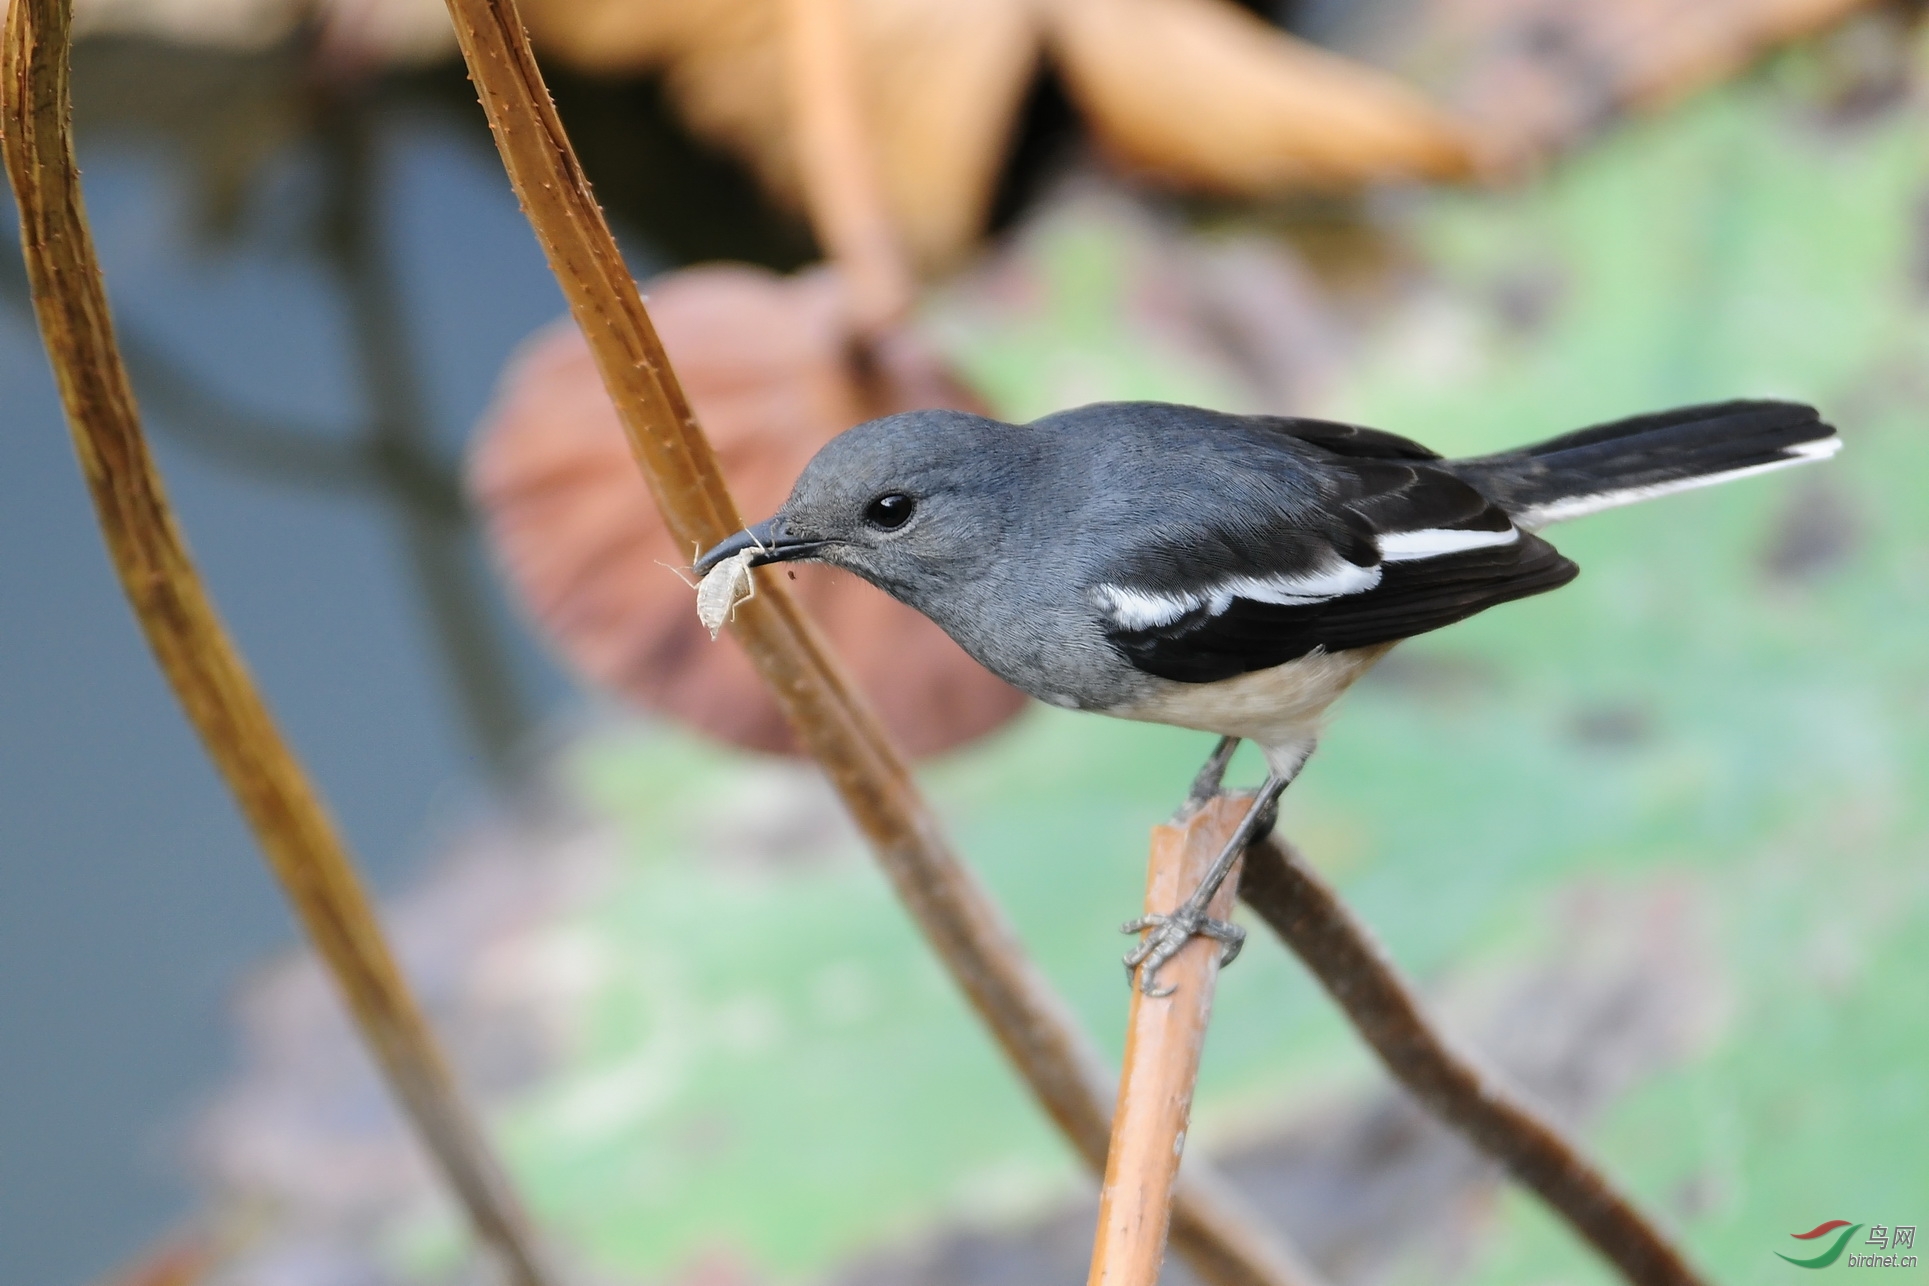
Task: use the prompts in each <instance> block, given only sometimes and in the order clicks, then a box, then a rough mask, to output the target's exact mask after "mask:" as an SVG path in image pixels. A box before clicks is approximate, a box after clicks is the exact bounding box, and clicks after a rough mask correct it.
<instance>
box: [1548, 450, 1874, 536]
mask: <svg viewBox="0 0 1929 1286" xmlns="http://www.w3.org/2000/svg"><path fill="white" fill-rule="evenodd" d="M1841 449H1842V439H1841V438H1839V437H1836V436H1833V435H1831V436H1829V437H1826V438H1818V439H1816V440H1815V441H1813V442H1798V443H1796V444H1795V445H1794V446H1791V447H1785V448H1784V449H1783V455H1782V458H1781V459H1779V460H1770V461H1768V462H1767V463H1766V464H1751V465H1746V466H1744V467H1742V468H1740V469H1728V470H1724V471H1722V472H1720V473H1704V474H1700V475H1698V476H1696V477H1693V478H1675V479H1673V480H1671V481H1668V482H1656V483H1650V484H1649V485H1647V486H1645V487H1621V488H1619V489H1616V490H1613V491H1596V492H1594V493H1592V494H1590V495H1581V496H1563V497H1562V498H1561V499H1559V500H1550V501H1548V502H1547V503H1546V504H1544V505H1535V506H1534V507H1533V508H1531V509H1525V510H1522V511H1521V512H1520V513H1517V514H1515V515H1514V522H1515V523H1516V524H1518V525H1519V526H1521V527H1523V528H1525V529H1526V530H1528V531H1539V530H1540V529H1541V528H1542V527H1546V526H1549V525H1551V524H1553V523H1557V522H1566V521H1568V520H1569V519H1570V518H1584V517H1586V516H1587V515H1588V514H1593V513H1600V512H1601V511H1602V510H1603V509H1618V508H1619V507H1620V506H1622V505H1631V504H1633V503H1635V502H1636V501H1637V500H1652V499H1654V498H1655V497H1656V496H1667V495H1673V494H1674V493H1675V492H1677V491H1693V490H1694V489H1695V488H1697V487H1712V486H1714V485H1715V484H1716V483H1719V482H1731V481H1733V480H1734V479H1736V478H1746V477H1750V476H1751V475H1753V474H1757V473H1772V472H1774V471H1775V470H1777V469H1788V468H1792V467H1794V466H1795V465H1798V464H1812V463H1814V462H1815V461H1817V460H1826V459H1828V458H1829V457H1830V456H1832V455H1834V454H1835V453H1836V452H1837V451H1840V450H1841Z"/></svg>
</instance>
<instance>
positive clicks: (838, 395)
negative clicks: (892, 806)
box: [470, 267, 1024, 754]
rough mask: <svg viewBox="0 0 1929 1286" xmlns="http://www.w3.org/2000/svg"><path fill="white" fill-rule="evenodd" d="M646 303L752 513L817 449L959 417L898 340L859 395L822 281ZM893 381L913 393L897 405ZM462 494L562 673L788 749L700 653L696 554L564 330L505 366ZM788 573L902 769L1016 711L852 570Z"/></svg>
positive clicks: (727, 653)
mask: <svg viewBox="0 0 1929 1286" xmlns="http://www.w3.org/2000/svg"><path fill="white" fill-rule="evenodd" d="M649 296H650V312H651V316H652V317H653V318H654V319H655V320H656V325H657V329H658V332H659V333H660V334H661V336H662V338H663V343H664V346H665V348H666V349H667V350H668V352H669V355H670V359H671V360H672V361H673V362H674V363H675V365H676V369H677V371H678V373H679V374H680V375H681V376H682V379H683V385H684V388H685V389H686V390H687V391H688V393H689V396H690V400H691V403H692V405H693V406H694V408H695V410H696V413H697V415H698V416H699V417H700V418H701V419H702V421H703V423H704V425H705V426H706V427H707V428H708V430H709V433H710V436H711V439H712V440H713V441H714V442H715V444H716V447H717V453H718V457H719V460H720V463H721V465H722V469H723V472H724V475H725V477H726V478H727V479H728V481H729V483H730V486H731V489H732V491H733V492H734V493H735V494H736V496H737V497H738V499H739V500H740V501H741V503H742V504H743V505H744V507H745V512H748V513H755V514H764V513H769V512H770V511H772V510H773V509H775V508H776V507H777V506H778V505H779V504H781V503H782V502H783V499H784V496H785V495H786V494H787V493H788V491H789V488H790V484H791V482H792V481H793V480H794V479H795V478H796V476H797V474H798V473H799V472H800V471H801V470H802V469H803V467H804V464H805V463H806V462H807V461H808V460H809V459H810V457H811V456H812V455H813V454H815V452H816V451H817V448H818V447H820V446H822V445H823V444H824V443H825V442H826V441H828V440H829V439H830V438H831V437H833V436H834V435H836V434H837V433H839V432H841V431H842V430H844V429H846V428H848V427H850V426H851V425H853V424H856V423H858V422H860V421H862V420H865V419H868V418H870V417H871V416H872V415H874V414H877V413H880V412H881V411H882V410H885V409H902V406H903V405H906V404H922V405H930V404H934V403H949V404H954V405H955V404H958V403H960V402H961V401H963V400H964V399H963V396H962V392H961V390H959V389H957V387H956V386H955V385H947V384H946V383H945V381H944V379H943V372H942V369H941V368H938V367H936V366H934V365H932V364H930V363H929V362H928V360H927V359H926V358H925V356H924V355H923V354H922V353H920V352H919V351H918V350H917V349H916V348H915V345H913V344H911V343H910V341H908V340H907V341H905V345H904V347H905V350H906V351H908V352H909V353H910V356H909V357H908V358H902V359H892V358H890V357H888V356H887V357H886V358H885V359H884V360H883V361H882V362H881V363H880V364H879V366H880V369H878V370H874V371H871V372H869V373H868V378H867V372H866V371H865V369H864V366H863V365H862V364H859V363H854V362H853V360H852V351H853V345H854V336H853V334H852V330H851V326H850V321H849V316H848V311H849V310H848V309H847V307H846V305H845V299H844V292H843V290H842V289H841V287H840V286H839V283H838V280H837V278H836V277H835V276H834V275H833V274H832V273H829V272H814V273H809V274H806V275H804V276H801V277H796V278H783V277H778V276H776V275H774V274H772V273H768V272H764V271H762V270H761V269H754V268H744V267H708V268H698V269H691V270H688V271H685V272H681V273H676V274H672V275H671V276H668V277H664V278H659V279H658V280H656V281H654V282H652V283H650V286H649ZM899 368H904V369H908V370H909V371H910V372H911V373H912V374H911V376H910V377H909V378H910V379H918V378H921V379H922V380H923V382H922V383H921V384H919V385H918V386H917V387H915V388H913V389H910V390H907V389H906V387H905V385H906V383H907V379H905V378H900V377H899V376H897V375H896V374H894V371H896V370H897V369H899ZM470 477H471V487H472V490H473V491H474V493H475V495H476V498H477V500H478V502H479V503H480V505H481V506H482V509H483V512H484V514H485V516H486V518H487V521H488V526H489V531H490V535H491V537H492V539H493V541H494V544H495V548H496V552H497V555H498V557H499V559H500V561H501V562H502V564H503V566H504V568H505V569H506V571H507V573H508V576H509V579H510V581H511V583H512V584H513V585H514V586H515V588H516V589H517V591H518V592H519V594H520V597H521V598H522V601H523V603H524V605H525V606H526V608H527V609H528V611H529V612H530V613H531V614H532V615H533V616H534V617H535V619H536V621H537V622H538V624H539V625H540V626H541V628H542V630H543V632H544V634H545V635H546V636H547V637H548V638H549V639H550V641H551V642H552V643H553V645H554V646H555V647H556V649H557V650H558V651H559V652H560V653H561V654H562V656H563V657H564V658H565V659H566V660H567V661H568V662H569V663H570V665H571V666H572V667H573V668H575V669H576V670H577V671H579V672H580V673H582V674H583V675H584V676H586V677H587V678H588V679H590V680H591V681H592V682H594V683H596V684H598V685H601V686H603V687H606V688H609V689H612V690H614V691H616V692H619V693H621V694H622V695H623V696H625V697H627V698H629V699H630V700H632V701H634V702H636V703H637V704H639V705H641V706H642V707H644V708H646V709H649V710H653V711H657V712H659V713H662V714H666V715H669V716H671V717H672V718H675V719H677V720H679V721H681V722H684V723H687V724H690V725H692V726H694V727H696V728H699V729H701V730H703V731H705V732H708V733H710V734H712V735H714V736H717V737H721V738H723V739H725V740H728V741H732V742H735V743H737V744H739V745H743V746H748V747H752V748H754V749H760V750H777V751H785V752H790V751H793V750H794V745H793V742H792V740H791V734H790V730H789V728H788V726H787V725H786V723H785V722H784V719H783V717H782V716H781V715H780V713H779V712H778V709H777V707H776V705H775V704H774V702H773V701H772V700H771V698H770V697H769V695H768V692H767V690H766V689H765V687H764V685H763V683H762V682H761V681H760V680H759V679H758V678H757V676H756V674H755V673H754V671H753V670H752V669H751V666H750V664H749V662H748V660H747V659H746V658H745V656H744V655H743V652H742V650H741V649H740V648H739V647H738V646H737V645H736V643H735V642H734V641H731V640H722V641H719V642H717V643H715V644H712V643H711V641H710V639H709V638H708V637H706V634H705V630H704V627H703V625H702V624H701V623H700V622H699V621H698V619H697V614H696V611H695V602H694V599H693V595H692V591H691V589H690V587H689V585H688V583H686V582H685V581H684V580H682V579H681V578H680V577H679V576H678V575H677V574H676V572H675V571H674V570H673V569H675V568H679V567H687V566H688V565H689V563H690V562H691V560H692V555H693V553H694V552H695V551H692V550H689V549H678V548H676V547H675V546H674V545H673V544H672V542H671V539H670V535H669V532H668V530H667V529H666V528H665V526H664V525H663V522H662V519H661V517H660V516H659V514H658V512H657V509H656V506H655V504H654V503H653V502H652V501H651V499H650V496H649V493H648V491H647V489H646V488H645V486H644V483H643V480H642V477H641V475H640V474H639V473H638V472H637V469H636V465H635V462H634V461H633V460H632V459H631V457H630V452H629V447H628V445H627V443H626V442H625V440H624V436H623V432H622V428H621V426H620V425H619V423H618V421H617V417H616V413H615V410H614V408H613V407H612V406H611V405H610V402H609V398H608V395H607V394H606V393H605V392H604V390H603V384H602V381H601V380H600V379H599V378H598V376H597V372H596V368H595V365H594V363H593V362H592V360H591V357H590V353H589V349H588V347H587V345H586V344H584V342H583V340H582V337H581V336H580V334H579V333H578V332H577V331H576V329H575V328H574V327H573V326H570V325H567V324H563V325H558V326H556V327H554V328H552V329H550V330H549V331H546V332H544V333H543V334H541V335H539V336H538V337H536V338H535V339H533V340H532V341H531V342H530V343H529V344H528V345H527V346H526V347H525V348H524V350H523V352H522V353H520V354H519V355H518V356H517V357H516V359H515V360H514V362H513V363H512V364H511V367H510V369H509V371H508V373H507V374H506V375H505V377H504V380H503V385H502V390H501V393H500V394H499V397H498V400H497V404H496V406H495V408H494V409H493V410H492V412H491V414H490V417H489V422H488V424H487V425H485V427H484V428H483V430H482V432H481V434H480V436H479V439H478V443H477V446H476V450H475V454H474V456H473V458H472V461H471V474H470ZM795 571H796V576H797V583H796V585H795V586H794V589H795V590H796V592H797V594H798V597H799V598H800V599H801V601H802V602H803V604H804V606H805V609H806V610H807V611H809V612H810V614H811V615H812V616H813V617H814V618H815V619H816V621H817V623H818V624H819V626H820V627H821V628H822V629H823V630H824V632H825V633H826V634H827V635H829V636H830V638H831V641H832V642H833V643H834V644H835V645H836V647H837V649H838V651H839V652H840V653H841V654H842V656H843V658H844V660H845V662H846V664H847V665H848V666H849V668H850V670H851V672H852V673H853V674H854V675H855V677H856V679H857V681H858V683H859V686H861V687H862V688H863V689H864V691H865V693H866V695H868V696H869V697H870V698H871V700H872V702H873V703H874V704H875V705H876V707H877V709H878V711H879V713H880V715H881V716H882V717H883V719H884V721H885V723H886V724H887V726H889V728H890V729H891V731H892V733H893V734H894V735H895V736H896V737H897V738H898V739H899V740H900V742H901V743H902V744H903V745H904V746H905V747H906V748H907V749H909V750H910V751H911V752H912V753H914V754H933V753H936V752H937V751H940V750H944V749H947V748H949V747H951V746H954V745H957V744H959V743H961V742H964V741H968V740H970V739H972V738H973V737H977V736H981V735H983V734H984V733H987V732H989V731H991V730H992V729H994V728H996V727H998V726H999V725H1001V724H1003V723H1004V722H1005V721H1006V720H1008V719H1010V718H1011V717H1012V716H1013V715H1015V714H1016V713H1017V712H1018V710H1019V709H1020V708H1021V707H1022V706H1023V702H1024V699H1023V697H1021V696H1020V695H1019V694H1018V693H1017V692H1016V691H1014V690H1013V689H1011V688H1010V687H1007V686H1006V685H1005V684H1004V683H1002V682H1000V681H999V680H998V679H996V678H994V677H993V676H992V675H991V674H989V673H988V672H987V671H985V670H984V669H983V668H981V667H980V666H979V665H978V664H977V663H976V662H975V661H972V660H971V659H970V658H969V657H967V656H965V654H964V653H963V652H961V651H959V650H958V647H957V645H956V644H954V643H953V642H951V640H950V639H949V638H948V637H946V636H945V634H944V633H943V632H942V631H940V630H939V629H938V627H937V626H935V625H933V624H931V622H930V621H928V620H926V619H925V618H924V617H923V616H920V615H919V614H918V613H916V612H914V611H912V610H911V609H910V608H907V607H905V606H903V605H902V604H900V603H897V602H896V601H894V600H892V599H890V598H888V597H886V596H885V595H884V594H882V593H880V592H879V591H877V590H875V589H873V588H871V587H870V586H869V585H867V584H865V583H864V582H863V581H860V580H858V579H857V578H856V577H853V576H850V575H848V574H847V573H844V572H839V571H835V570H833V569H831V568H827V567H818V566H809V565H803V566H799V567H797V568H796V569H795ZM762 574H763V575H766V576H768V575H776V574H781V570H780V569H773V570H772V571H768V572H764V573H762Z"/></svg>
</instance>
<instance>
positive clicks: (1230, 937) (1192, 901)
mask: <svg viewBox="0 0 1929 1286" xmlns="http://www.w3.org/2000/svg"><path fill="white" fill-rule="evenodd" d="M1238 744H1239V743H1238V741H1237V740H1236V739H1235V738H1232V737H1227V738H1225V739H1224V740H1223V741H1221V742H1220V743H1219V746H1218V748H1216V749H1215V750H1214V751H1213V752H1212V758H1211V759H1208V760H1207V761H1206V766H1205V769H1204V770H1203V771H1201V772H1200V774H1199V778H1198V780H1197V781H1195V782H1194V783H1193V787H1192V789H1193V797H1192V798H1199V792H1200V789H1201V787H1202V786H1203V787H1208V789H1207V793H1206V795H1205V796H1204V797H1205V798H1210V796H1211V792H1212V791H1214V790H1217V788H1218V783H1217V777H1218V775H1219V774H1223V773H1224V772H1225V761H1226V760H1229V759H1231V758H1232V752H1233V749H1234V748H1235V747H1237V746H1238ZM1311 753H1312V750H1311V747H1310V746H1308V747H1307V750H1306V753H1305V754H1302V755H1300V756H1299V760H1298V762H1297V763H1294V764H1292V765H1291V767H1290V768H1282V766H1281V765H1279V764H1274V765H1273V769H1272V771H1271V772H1270V773H1268V774H1267V777H1266V782H1265V784H1264V785H1262V786H1261V787H1260V788H1259V793H1258V794H1256V795H1254V796H1253V802H1252V807H1251V808H1249V809H1247V810H1246V815H1245V816H1244V817H1242V818H1240V819H1239V825H1238V827H1237V828H1236V829H1235V830H1234V831H1233V833H1232V838H1230V839H1228V840H1227V841H1226V846H1225V848H1223V849H1221V850H1220V852H1219V856H1218V857H1216V858H1214V859H1213V862H1212V867H1211V869H1210V870H1208V871H1207V872H1206V878H1205V879H1203V880H1201V881H1200V882H1199V887H1198V888H1197V889H1194V890H1193V893H1192V896H1191V897H1189V898H1187V899H1186V900H1185V901H1184V902H1183V903H1181V904H1180V905H1179V907H1178V909H1177V910H1175V911H1173V912H1171V913H1170V914H1167V915H1142V916H1140V917H1139V918H1138V919H1136V920H1130V921H1127V922H1126V923H1125V924H1123V925H1121V926H1120V932H1123V933H1143V932H1145V930H1147V929H1151V930H1152V932H1151V933H1150V934H1147V935H1146V937H1145V938H1144V939H1143V940H1141V941H1140V943H1139V945H1138V946H1136V947H1134V948H1132V950H1131V951H1129V952H1128V953H1126V956H1125V976H1126V978H1127V979H1130V978H1131V977H1132V975H1133V973H1134V971H1137V973H1138V981H1139V989H1140V990H1141V991H1143V992H1144V993H1145V994H1146V995H1148V996H1167V995H1171V994H1172V989H1171V988H1169V987H1167V988H1163V989H1161V988H1160V987H1159V986H1158V974H1159V966H1161V965H1163V964H1164V963H1165V962H1166V961H1168V960H1170V959H1171V958H1172V957H1173V956H1175V955H1177V954H1178V953H1179V948H1181V947H1183V946H1184V945H1185V944H1186V943H1187V942H1188V941H1190V940H1191V939H1192V938H1194V937H1205V938H1211V939H1213V940H1214V941H1217V942H1222V943H1224V944H1225V951H1224V952H1223V953H1222V954H1221V955H1220V957H1219V963H1220V965H1221V966H1222V967H1223V966H1225V965H1229V964H1231V963H1232V962H1233V960H1234V958H1235V957H1237V956H1238V955H1239V948H1240V947H1241V946H1243V945H1244V944H1245V941H1246V931H1245V930H1244V929H1242V928H1240V927H1239V926H1238V925H1236V924H1228V923H1226V922H1225V921H1223V920H1212V919H1208V918H1207V916H1206V907H1207V906H1209V905H1210V904H1211V902H1212V898H1213V895H1214V894H1215V893H1217V892H1218V891H1219V886H1220V885H1221V884H1224V883H1225V882H1226V876H1227V875H1229V874H1231V873H1232V868H1233V866H1234V864H1235V863H1237V862H1238V861H1239V857H1240V854H1242V853H1244V852H1245V851H1246V846H1247V845H1249V844H1251V843H1253V842H1254V841H1255V840H1257V839H1258V838H1259V837H1260V836H1262V835H1264V834H1265V833H1266V832H1267V831H1268V830H1270V829H1271V828H1272V824H1273V821H1274V819H1275V818H1276V817H1277V816H1278V812H1277V806H1278V804H1279V797H1280V796H1281V795H1283V794H1285V793H1286V788H1287V787H1288V786H1290V785H1292V784H1293V779H1294V778H1295V777H1297V776H1299V770H1300V768H1301V766H1303V765H1304V764H1305V762H1306V758H1307V756H1308V755H1310V754H1311ZM1192 798H1189V799H1188V801H1187V802H1188V804H1191V803H1192Z"/></svg>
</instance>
